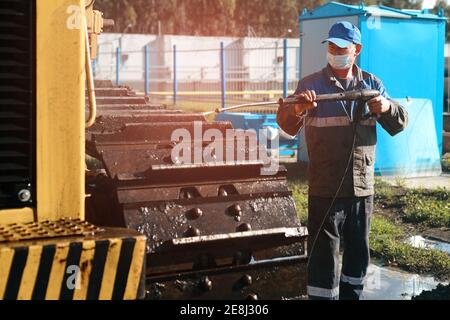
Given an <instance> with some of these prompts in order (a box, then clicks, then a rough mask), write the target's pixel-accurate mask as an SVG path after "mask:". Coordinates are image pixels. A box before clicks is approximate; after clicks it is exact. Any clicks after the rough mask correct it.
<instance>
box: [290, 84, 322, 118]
mask: <svg viewBox="0 0 450 320" xmlns="http://www.w3.org/2000/svg"><path fill="white" fill-rule="evenodd" d="M295 96H296V97H303V98H304V99H305V100H306V101H308V102H306V103H299V104H296V105H294V107H295V113H296V114H297V115H302V114H304V113H305V112H306V111H307V110H310V109H314V108H316V107H317V102H315V101H316V92H315V91H314V90H306V91H304V92H301V93H299V94H297V95H295Z"/></svg>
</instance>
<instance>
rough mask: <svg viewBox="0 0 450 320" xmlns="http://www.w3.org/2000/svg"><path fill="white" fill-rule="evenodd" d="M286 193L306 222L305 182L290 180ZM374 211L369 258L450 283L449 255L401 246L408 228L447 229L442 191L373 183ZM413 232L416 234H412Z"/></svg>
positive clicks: (444, 194)
mask: <svg viewBox="0 0 450 320" xmlns="http://www.w3.org/2000/svg"><path fill="white" fill-rule="evenodd" d="M289 187H290V190H291V191H292V192H293V197H294V200H295V203H296V206H297V212H298V216H299V219H300V221H301V222H302V223H303V224H306V222H307V212H308V186H307V183H306V182H301V181H299V180H291V181H290V182H289ZM375 188H376V198H375V206H376V210H375V212H374V215H373V217H372V225H371V233H370V250H371V253H372V256H374V257H377V258H380V259H383V260H384V261H386V263H387V264H388V265H392V266H397V267H399V268H401V269H404V270H406V271H410V272H415V273H422V274H433V275H434V276H435V277H436V278H438V279H442V280H449V279H450V255H449V254H447V253H444V252H441V251H438V250H435V249H424V248H415V247H413V246H412V245H410V244H408V243H405V240H406V239H407V238H408V237H409V236H411V235H412V234H411V229H413V230H415V228H411V225H414V226H417V225H426V226H443V225H448V219H449V214H450V213H449V210H448V202H449V201H448V196H449V193H448V191H447V190H444V189H436V190H405V189H404V187H403V183H400V181H399V183H396V185H395V186H390V185H389V184H387V183H385V182H383V181H381V180H377V181H376V186H375ZM415 231H416V232H417V230H415Z"/></svg>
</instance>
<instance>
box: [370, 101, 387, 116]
mask: <svg viewBox="0 0 450 320" xmlns="http://www.w3.org/2000/svg"><path fill="white" fill-rule="evenodd" d="M367 105H368V106H369V111H370V114H371V115H374V114H376V115H377V116H378V117H379V116H380V114H382V113H386V112H388V111H389V110H391V102H390V101H389V100H388V99H386V98H385V97H383V96H378V97H376V98H373V99H371V100H369V101H367Z"/></svg>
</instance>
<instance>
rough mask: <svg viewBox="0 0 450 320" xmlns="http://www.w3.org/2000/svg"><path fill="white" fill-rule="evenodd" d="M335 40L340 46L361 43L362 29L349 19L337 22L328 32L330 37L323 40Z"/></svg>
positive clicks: (345, 46)
mask: <svg viewBox="0 0 450 320" xmlns="http://www.w3.org/2000/svg"><path fill="white" fill-rule="evenodd" d="M327 41H329V42H333V43H334V44H335V45H337V46H338V47H340V48H347V47H348V46H349V45H351V44H352V43H354V44H361V31H359V29H358V28H357V27H355V26H354V25H353V24H351V23H350V22H347V21H340V22H336V23H335V24H334V25H333V26H332V27H331V29H330V32H329V33H328V38H327V39H325V40H324V41H322V43H324V42H327Z"/></svg>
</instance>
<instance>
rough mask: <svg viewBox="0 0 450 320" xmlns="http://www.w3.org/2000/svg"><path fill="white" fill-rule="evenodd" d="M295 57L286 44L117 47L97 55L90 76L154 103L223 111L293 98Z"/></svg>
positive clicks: (293, 49)
mask: <svg viewBox="0 0 450 320" xmlns="http://www.w3.org/2000/svg"><path fill="white" fill-rule="evenodd" d="M299 55H300V51H299V47H298V46H293V45H290V44H289V41H288V40H287V39H284V40H283V39H280V40H277V41H274V42H272V43H267V42H266V43H260V44H258V43H254V44H252V45H251V46H249V45H248V44H245V45H244V44H242V43H241V42H239V41H237V42H233V43H231V44H228V45H225V44H224V43H223V42H221V43H220V46H218V47H217V48H210V49H199V50H185V49H184V50H179V49H177V46H176V45H173V46H172V48H171V49H170V50H157V49H152V47H151V46H149V45H146V46H144V47H143V48H142V49H141V50H130V51H127V50H125V49H124V48H120V47H117V48H108V50H103V51H100V53H99V56H98V58H97V59H98V61H95V63H94V73H95V76H96V78H97V79H109V80H112V81H113V82H114V83H116V84H127V85H130V86H131V87H133V88H134V89H135V90H137V91H138V92H141V93H143V94H145V95H147V96H150V97H151V98H152V100H164V101H172V102H173V103H174V104H176V103H178V102H181V101H195V102H212V103H215V104H216V105H222V106H226V105H230V104H235V103H240V102H248V101H263V100H269V99H274V98H276V97H280V96H287V95H288V94H289V93H292V92H293V91H294V90H295V88H296V86H297V82H298V79H299V74H300V61H299ZM99 62H102V63H99Z"/></svg>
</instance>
